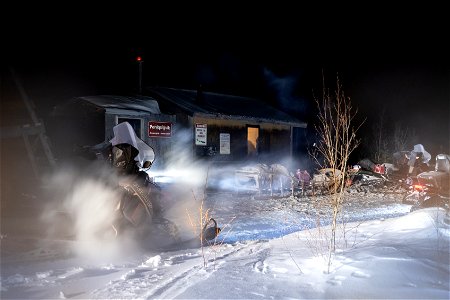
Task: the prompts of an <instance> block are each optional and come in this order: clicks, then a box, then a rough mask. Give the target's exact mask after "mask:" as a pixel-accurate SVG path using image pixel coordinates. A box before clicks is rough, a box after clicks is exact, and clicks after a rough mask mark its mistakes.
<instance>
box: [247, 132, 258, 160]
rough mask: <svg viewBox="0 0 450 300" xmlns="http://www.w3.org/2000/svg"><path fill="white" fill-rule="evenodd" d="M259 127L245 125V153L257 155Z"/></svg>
mask: <svg viewBox="0 0 450 300" xmlns="http://www.w3.org/2000/svg"><path fill="white" fill-rule="evenodd" d="M258 142H259V127H257V126H247V155H248V156H256V155H258V149H259V145H258Z"/></svg>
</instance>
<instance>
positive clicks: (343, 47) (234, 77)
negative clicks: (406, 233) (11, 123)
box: [2, 7, 450, 153]
mask: <svg viewBox="0 0 450 300" xmlns="http://www.w3.org/2000/svg"><path fill="white" fill-rule="evenodd" d="M180 9H181V11H182V8H180ZM235 10H237V8H233V7H228V8H226V9H225V10H223V11H222V12H221V14H219V13H218V12H217V11H215V12H203V11H202V12H199V13H197V14H194V15H191V14H184V15H182V13H180V12H178V13H173V14H165V15H164V16H165V17H161V16H159V15H158V13H157V12H158V11H157V10H156V9H155V10H153V11H148V12H147V14H139V15H136V19H134V16H133V15H131V16H130V15H128V16H127V17H126V18H125V17H122V18H121V17H120V15H118V14H114V15H111V16H109V15H106V14H104V15H102V18H101V19H96V15H95V14H90V15H84V14H83V15H82V14H75V16H76V17H72V18H69V19H68V20H67V19H66V18H67V16H66V15H61V16H59V17H58V18H56V22H55V20H54V19H52V20H53V22H48V20H43V19H42V20H41V22H39V21H38V19H36V18H34V19H33V20H34V22H33V21H31V22H29V23H28V25H27V26H22V27H20V26H19V25H20V22H17V20H16V22H14V21H13V20H11V22H10V23H9V24H8V27H7V28H9V29H10V30H9V31H8V32H6V34H5V36H4V37H3V42H4V43H2V44H3V47H4V48H5V47H6V49H4V50H5V51H4V52H3V55H2V56H3V57H2V78H3V80H2V88H4V87H5V86H6V84H7V82H8V80H5V78H6V77H7V74H8V71H7V67H8V66H12V67H13V68H14V69H15V70H16V72H17V73H18V74H19V76H20V77H21V79H22V81H23V82H24V85H25V87H26V89H27V92H28V93H29V94H30V96H31V97H32V98H33V100H34V101H35V102H36V104H37V106H38V107H41V108H42V109H43V110H44V111H46V110H48V108H49V107H51V106H52V105H54V104H55V103H58V102H59V101H62V99H65V98H68V97H72V96H84V95H92V94H111V93H120V94H130V93H134V92H136V91H137V87H138V64H137V63H136V61H135V59H136V57H137V56H138V55H139V56H142V58H143V60H144V62H143V65H142V66H143V85H144V86H145V85H164V86H171V87H180V88H194V89H195V88H196V87H197V85H198V84H200V83H201V84H202V85H203V86H204V89H205V90H208V91H214V92H224V93H231V94H239V95H248V96H254V97H258V98H261V99H263V100H264V101H268V102H270V103H272V104H274V105H277V106H278V107H280V108H282V109H283V110H286V111H289V112H291V113H292V114H294V115H296V116H298V117H300V118H306V119H311V118H312V115H311V111H312V110H313V105H314V103H313V101H312V99H313V90H314V91H315V92H316V94H317V93H319V92H320V89H321V87H322V74H325V79H326V82H328V83H329V84H328V86H332V85H333V84H334V83H335V82H336V78H337V77H339V79H340V82H341V83H342V85H343V88H344V91H345V94H346V95H347V96H349V97H350V98H351V99H352V101H353V103H354V105H355V106H356V107H358V109H359V114H360V116H361V118H363V117H365V118H367V119H368V121H366V123H365V125H364V127H365V130H366V132H367V131H369V127H370V125H369V124H370V121H371V120H374V119H376V118H377V117H378V115H379V114H380V112H381V110H382V109H383V108H385V109H386V111H387V112H389V118H390V120H389V122H391V123H392V122H394V121H396V120H402V121H403V122H404V123H405V124H406V126H408V127H414V128H415V129H416V132H417V133H418V138H419V142H421V143H423V144H424V145H425V148H427V146H428V145H430V146H429V148H433V150H434V149H439V151H440V149H442V148H443V149H446V151H445V152H447V153H450V149H449V140H450V134H449V127H450V121H449V120H450V112H449V111H450V110H449V106H450V75H449V74H450V68H449V58H448V53H450V52H449V51H448V50H449V49H448V46H447V45H446V44H447V43H448V32H447V31H446V27H445V26H444V25H448V24H445V22H444V20H445V19H441V18H442V16H440V13H439V9H438V8H437V7H433V8H427V9H422V10H423V11H422V13H423V14H427V19H426V20H425V19H424V18H423V17H421V15H420V14H419V12H420V10H421V9H420V8H418V9H417V10H416V11H415V12H413V13H412V14H411V13H409V12H406V11H403V14H402V15H398V12H399V11H396V12H386V11H384V10H383V9H381V10H380V9H378V10H375V12H374V13H373V14H372V15H366V14H361V13H356V14H353V15H352V14H349V15H345V16H344V15H339V14H336V15H334V16H333V17H332V18H330V15H329V14H322V13H321V12H320V11H319V12H318V14H317V16H319V17H318V18H308V17H310V15H309V12H308V11H305V10H301V9H299V10H296V11H295V10H294V11H293V10H290V9H289V8H286V10H284V11H280V12H279V11H277V12H272V13H271V14H266V15H261V14H257V13H256V11H257V10H246V11H245V12H246V13H243V14H239V15H238V16H236V17H235V16H233V15H230V14H227V12H228V13H229V12H233V11H235ZM269 10H270V8H269ZM143 15H145V18H142V16H143ZM220 16H222V17H220ZM224 16H225V17H224ZM22 19H23V18H22ZM135 20H136V21H137V20H138V21H139V22H134V21H135ZM5 41H6V42H5ZM3 94H4V95H7V94H6V93H3ZM44 113H45V112H44ZM436 151H438V150H436Z"/></svg>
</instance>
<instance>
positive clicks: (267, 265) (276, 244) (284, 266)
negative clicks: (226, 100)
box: [1, 190, 450, 299]
mask: <svg viewBox="0 0 450 300" xmlns="http://www.w3.org/2000/svg"><path fill="white" fill-rule="evenodd" d="M75 198H76V197H72V200H73V199H75ZM184 199H185V200H186V199H189V201H184V202H183V203H185V204H186V205H175V207H176V209H174V210H169V211H168V212H167V216H168V218H170V219H172V220H173V221H174V222H175V223H177V225H178V226H179V227H180V232H181V234H182V236H184V237H185V238H186V239H189V238H194V239H195V228H194V226H192V225H193V224H195V223H196V220H198V219H199V216H200V214H201V213H203V214H205V213H207V214H208V216H210V217H214V218H215V219H216V220H217V221H218V223H219V226H220V227H222V232H221V233H220V235H219V236H218V239H217V241H216V242H215V243H214V244H212V245H209V246H207V247H203V248H202V247H200V246H199V243H196V242H195V243H181V244H177V245H162V244H161V245H157V244H151V243H147V242H146V241H136V240H130V239H125V238H124V239H118V240H113V241H110V242H103V241H97V240H83V239H80V238H72V239H62V238H55V237H54V236H53V237H52V238H50V237H44V236H40V237H36V236H26V235H20V236H17V235H14V234H12V233H8V232H2V239H1V243H2V244H1V247H2V261H1V298H2V299H12V298H21V299H25V298H26V299H29V298H35V299H56V298H63V299H64V298H74V299H92V298H99V299H112V298H114V299H153V298H159V299H161V298H169V299H173V298H176V299H292V298H294V299H303V298H314V299H316V298H318V299H331V298H338V299H349V298H352V299H355V298H366V299H367V298H370V299H373V298H383V299H386V298H402V299H405V298H409V299H411V298H416V299H425V298H426V299H449V298H450V291H449V286H450V284H449V278H450V277H449V276H450V269H449V268H450V267H449V265H450V263H449V253H450V252H449V239H450V220H449V216H448V214H446V212H445V211H444V210H443V209H438V208H428V209H422V210H418V211H415V212H413V213H410V212H409V211H410V207H411V206H410V205H405V204H402V203H401V195H400V194H396V193H389V192H386V193H382V192H381V193H380V192H377V193H371V192H369V191H367V190H365V191H360V192H358V191H353V192H352V193H348V194H346V199H345V205H344V209H343V219H341V221H343V223H342V224H341V225H340V226H339V229H338V239H337V246H338V248H337V249H336V253H335V255H334V256H333V258H332V259H331V262H332V264H331V266H330V268H328V266H327V264H326V262H327V259H326V256H327V253H328V252H327V245H328V241H329V234H330V232H329V229H328V227H327V226H326V225H327V224H328V223H329V215H330V213H329V212H330V208H329V205H328V204H327V198H326V197H325V196H317V197H310V196H309V197H301V196H299V195H297V196H296V197H290V195H289V194H287V195H284V196H280V195H274V196H273V197H259V196H258V195H248V194H235V193H231V192H217V193H211V194H208V195H206V196H205V195H201V194H195V193H194V192H193V193H192V194H189V193H186V194H185V195H184ZM192 199H194V200H195V201H192ZM91 216H92V218H94V219H95V218H96V216H95V214H94V215H91ZM98 217H99V216H98V215H97V218H98ZM319 222H320V224H322V225H323V227H321V228H320V230H319V229H318V228H317V225H318V223H319ZM54 225H55V226H63V224H54ZM150 244H151V245H150Z"/></svg>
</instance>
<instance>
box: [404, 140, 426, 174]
mask: <svg viewBox="0 0 450 300" xmlns="http://www.w3.org/2000/svg"><path fill="white" fill-rule="evenodd" d="M430 159H431V154H430V153H428V152H427V151H426V150H425V148H424V147H423V145H422V144H417V145H414V148H413V150H412V151H411V152H410V154H409V160H408V166H409V169H408V176H411V175H413V173H414V171H416V173H417V169H416V168H419V169H420V168H421V165H424V164H425V165H426V166H427V167H429V166H430V165H429V161H430ZM414 175H417V174H414Z"/></svg>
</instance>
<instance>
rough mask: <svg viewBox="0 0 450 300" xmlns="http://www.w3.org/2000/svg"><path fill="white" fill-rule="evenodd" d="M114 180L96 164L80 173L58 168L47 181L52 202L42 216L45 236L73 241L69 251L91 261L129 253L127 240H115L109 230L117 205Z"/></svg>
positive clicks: (128, 241) (130, 243) (106, 170)
mask: <svg viewBox="0 0 450 300" xmlns="http://www.w3.org/2000/svg"><path fill="white" fill-rule="evenodd" d="M114 179H115V178H114V176H113V175H112V174H110V172H108V169H104V168H101V167H100V168H99V166H98V165H97V164H96V163H94V164H93V165H92V166H90V167H88V168H87V169H86V170H83V171H80V170H76V169H73V168H62V169H61V170H60V171H58V172H57V173H55V174H53V176H51V177H50V178H48V180H47V184H48V187H47V188H48V190H49V193H50V195H49V196H50V197H51V198H52V201H51V203H50V204H49V205H48V208H47V209H46V210H45V213H44V214H43V215H42V218H43V220H44V221H45V222H46V223H47V228H48V234H49V235H51V236H52V237H53V238H54V237H57V238H69V239H71V240H74V241H75V242H74V243H73V244H72V245H73V248H72V249H71V250H72V251H73V252H74V253H75V254H76V255H78V256H81V257H83V258H86V259H92V260H95V261H99V260H105V261H108V260H110V259H114V258H115V257H118V255H120V254H121V252H122V251H123V250H125V249H124V248H125V247H127V251H128V252H129V251H133V245H134V243H133V242H132V241H131V239H130V236H126V235H123V236H120V238H118V237H116V234H115V231H114V228H113V226H112V224H113V220H114V216H115V214H116V213H117V212H116V211H115V210H116V207H117V204H118V201H119V192H118V190H117V189H116V188H114V186H113V185H111V184H110V183H111V182H113V180H114Z"/></svg>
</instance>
